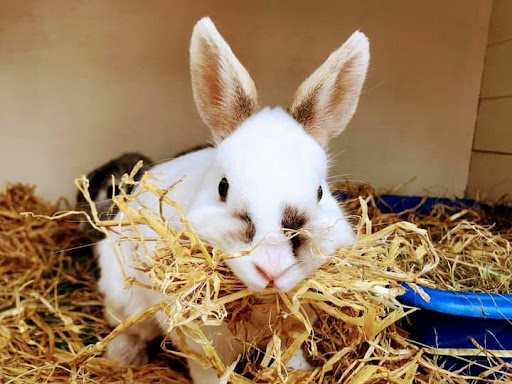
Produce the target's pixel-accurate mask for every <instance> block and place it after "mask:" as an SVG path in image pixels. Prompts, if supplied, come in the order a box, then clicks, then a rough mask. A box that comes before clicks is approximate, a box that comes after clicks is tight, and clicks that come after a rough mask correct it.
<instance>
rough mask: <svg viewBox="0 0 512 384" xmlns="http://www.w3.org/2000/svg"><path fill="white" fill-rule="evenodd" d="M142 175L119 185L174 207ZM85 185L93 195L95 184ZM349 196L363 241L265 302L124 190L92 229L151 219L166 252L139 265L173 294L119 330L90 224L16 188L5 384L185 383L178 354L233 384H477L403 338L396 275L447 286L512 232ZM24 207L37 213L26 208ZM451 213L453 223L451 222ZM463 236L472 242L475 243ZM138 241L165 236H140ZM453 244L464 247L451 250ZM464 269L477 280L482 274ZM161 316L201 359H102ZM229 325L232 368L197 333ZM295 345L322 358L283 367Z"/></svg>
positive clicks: (1, 339) (9, 221)
mask: <svg viewBox="0 0 512 384" xmlns="http://www.w3.org/2000/svg"><path fill="white" fill-rule="evenodd" d="M134 174H135V173H132V175H130V176H128V175H127V176H125V177H124V180H123V182H124V183H130V184H135V185H136V186H138V187H139V188H140V189H141V191H147V192H148V191H149V192H150V193H154V194H156V195H157V196H159V197H160V201H161V204H171V205H174V202H172V201H170V200H169V199H168V198H167V197H166V193H167V191H166V190H161V189H159V188H156V187H155V186H154V185H153V184H152V183H151V176H150V175H149V174H147V175H146V176H144V177H142V179H140V180H139V181H134V178H133V176H134ZM80 185H81V188H82V190H83V192H84V194H85V195H86V197H87V188H86V186H87V182H86V180H82V182H81V184H80ZM121 191H122V188H121ZM368 192H370V193H368ZM349 195H354V196H355V195H357V198H354V199H350V198H349V199H348V201H347V208H348V210H349V211H350V212H352V213H353V214H354V215H355V216H357V224H356V229H357V233H358V241H357V243H356V245H355V246H354V247H352V248H349V249H344V250H340V251H339V252H338V253H337V254H336V255H335V256H333V257H332V258H330V259H329V260H328V261H327V263H326V264H325V266H324V267H323V268H321V269H320V270H319V271H318V272H317V273H315V275H314V276H312V278H311V279H309V280H307V281H305V282H304V283H302V284H301V285H300V286H299V287H297V289H296V290H294V291H292V292H290V293H287V294H282V293H278V292H275V291H273V290H272V289H267V290H266V292H265V293H264V295H261V294H260V295H258V296H255V295H253V294H252V292H250V291H249V290H247V289H246V288H245V287H244V286H243V285H242V284H241V283H240V282H239V281H238V279H236V277H235V276H233V274H232V273H231V272H230V271H229V270H228V269H227V268H226V266H225V264H224V260H225V258H226V257H232V256H229V255H225V254H223V253H221V252H219V251H218V250H216V249H212V248H211V247H210V246H209V245H208V244H205V243H203V242H202V241H201V239H199V238H198V236H197V235H196V233H195V231H194V230H193V228H191V227H190V226H189V225H188V223H187V222H186V218H185V217H181V220H182V221H183V223H184V230H182V231H179V232H175V231H173V230H171V229H170V227H169V226H168V224H167V222H166V221H165V219H164V218H163V217H161V216H160V214H159V212H152V211H150V210H146V209H141V210H138V211H135V210H133V209H131V208H130V205H129V203H130V201H131V200H134V199H137V198H138V195H137V194H135V195H134V196H127V195H124V194H122V195H120V196H117V197H115V199H114V201H115V204H116V205H117V207H118V208H119V209H120V210H121V211H122V212H124V213H125V220H123V222H121V223H116V222H112V221H101V220H100V219H99V218H98V217H97V216H96V217H94V216H95V215H94V210H93V217H92V218H91V220H92V222H93V224H94V225H95V226H96V227H97V228H98V229H99V230H102V231H105V233H106V234H109V233H110V230H116V231H118V232H121V233H122V232H123V231H124V228H126V227H130V226H133V225H135V224H144V225H149V226H151V227H152V228H153V229H154V230H155V231H156V232H157V233H158V234H159V236H160V238H159V239H156V241H158V246H157V252H156V253H155V254H152V255H149V257H150V258H151V260H153V263H152V264H151V265H144V266H141V267H142V268H144V269H145V270H146V271H147V273H148V274H149V275H150V276H151V279H152V281H153V285H154V287H155V288H156V289H160V290H161V291H162V292H164V293H165V295H166V296H167V297H168V300H167V303H165V304H162V305H161V306H157V307H153V308H149V309H148V310H147V311H145V312H144V313H142V314H140V315H138V316H135V317H134V318H131V319H128V321H127V322H125V323H123V324H121V325H120V326H118V327H117V328H116V329H115V330H114V331H113V332H111V333H110V332H109V330H108V328H107V327H106V324H105V322H104V320H103V318H102V314H101V298H100V297H99V294H98V293H97V291H96V288H95V281H96V277H97V270H96V269H95V265H94V262H93V260H92V258H91V256H90V255H89V254H87V253H83V254H81V253H80V254H75V253H76V251H73V254H72V253H71V252H70V251H68V250H69V249H71V248H74V247H77V246H80V245H81V240H80V233H79V232H78V230H77V228H78V223H77V222H78V221H80V220H82V219H83V218H80V217H79V216H76V214H75V213H73V212H71V213H65V214H62V215H57V216H56V219H54V220H46V219H43V218H42V216H45V217H48V216H53V215H54V214H55V213H56V212H57V211H58V210H59V207H57V206H53V205H50V204H48V203H45V202H43V201H41V200H40V199H37V198H36V197H35V196H34V195H33V190H32V189H29V188H26V187H23V186H19V185H18V186H13V187H9V188H8V189H7V190H6V191H5V193H3V194H2V195H0V220H1V221H0V223H1V227H0V228H1V232H0V271H1V272H2V279H3V280H4V281H3V285H2V288H1V295H0V378H1V379H2V380H3V381H7V382H8V381H11V382H36V381H37V382H39V381H45V380H47V381H48V382H68V381H69V380H70V379H72V380H73V381H83V382H111V381H123V382H124V381H128V382H129V381H133V382H170V383H185V382H188V381H187V379H186V373H184V372H183V365H182V364H183V363H182V361H180V360H179V359H178V358H176V357H175V356H176V355H178V354H179V355H181V356H187V357H192V358H196V359H198V360H199V361H201V362H202V363H203V364H205V365H211V366H213V367H215V368H216V369H217V370H218V372H219V373H220V375H222V377H223V378H224V379H226V381H227V380H228V379H229V380H231V381H233V382H251V381H253V382H260V383H264V382H265V383H266V382H290V383H291V382H297V381H299V380H300V381H306V382H311V383H319V382H344V383H352V384H357V383H385V382H392V383H445V382H446V383H448V382H457V383H466V382H469V381H470V380H472V379H474V378H471V377H464V376H462V375H460V374H456V373H452V372H449V371H447V370H445V369H444V368H443V367H440V366H438V365H437V364H436V358H435V356H434V357H432V356H431V355H429V354H427V353H426V352H427V350H425V349H423V348H421V347H420V346H417V345H415V344H414V343H412V342H410V341H409V340H408V339H407V335H406V334H405V332H403V331H402V330H401V329H400V327H399V326H398V324H399V320H400V319H401V318H403V317H404V316H405V315H406V314H407V313H408V311H410V310H411V309H410V308H406V307H404V306H402V305H401V304H400V303H399V302H398V301H397V300H396V297H397V295H399V294H400V293H401V292H403V288H402V286H401V285H400V284H399V282H407V283H409V284H410V286H411V287H413V288H414V289H417V290H418V291H419V292H420V293H421V292H422V291H421V289H420V288H419V287H418V284H421V285H425V286H450V285H452V284H453V283H454V282H455V283H456V282H457V278H458V277H457V276H456V275H449V276H448V277H450V279H448V278H447V274H446V270H444V269H443V268H440V266H441V267H442V266H443V265H448V264H447V263H451V264H449V265H451V266H453V263H454V260H455V261H456V262H457V263H459V260H460V257H461V256H460V255H464V260H465V261H464V263H465V264H464V263H463V265H466V264H471V263H472V262H471V261H468V260H469V259H467V258H468V257H470V255H471V254H474V253H475V252H473V253H472V252H471V250H474V249H476V248H477V247H479V246H480V245H481V244H484V245H485V246H486V247H487V246H488V247H489V248H486V249H489V250H490V249H491V246H492V244H493V243H495V242H496V238H495V236H500V242H498V244H499V249H500V250H498V251H496V252H495V253H493V254H492V256H493V257H489V259H496V255H498V254H499V255H501V252H505V251H506V252H508V249H509V246H510V243H509V238H506V236H505V235H502V234H499V233H491V232H485V231H489V229H488V228H486V229H485V231H484V227H480V226H478V225H476V224H472V225H473V227H465V226H464V225H462V223H464V221H463V220H462V219H463V218H465V217H471V214H462V213H460V212H462V211H460V212H459V213H455V212H451V213H449V212H448V211H447V210H445V212H444V213H443V214H442V215H440V216H438V217H436V216H429V217H427V218H420V216H418V217H417V218H415V217H411V218H410V219H411V221H412V222H407V221H403V220H402V217H399V216H398V215H394V216H393V215H384V214H382V213H381V212H380V211H379V210H378V209H377V206H376V205H375V203H374V202H375V201H376V199H378V196H377V195H375V193H374V192H373V191H360V190H359V191H358V190H357V189H353V188H352V189H351V190H350V191H349ZM27 211H30V212H34V213H35V214H36V215H41V216H37V217H32V216H25V215H20V212H27ZM411 214H412V215H413V213H412V212H411ZM457 214H459V217H456V215H457ZM433 215H435V214H433ZM454 215H455V216H454ZM444 216H449V217H450V218H451V221H450V222H449V223H446V222H445V220H444ZM433 218H434V219H433ZM421 220H424V222H422V221H421ZM468 223H469V222H468ZM421 227H425V228H427V229H422V228H421ZM108 228H110V230H109V229H108ZM429 233H430V234H429ZM467 233H470V235H471V236H473V237H472V240H468V238H467V237H465V236H466V235H465V234H467ZM431 235H432V236H434V238H436V240H437V241H436V242H433V241H432V240H431V238H432V237H431ZM468 236H469V235H468ZM490 236H492V237H490ZM131 240H132V241H138V242H140V243H144V242H147V241H155V239H144V238H141V237H137V236H135V238H134V237H133V236H131ZM457 244H459V245H457ZM460 244H462V245H463V246H462V248H461V246H460ZM452 246H453V247H452ZM443 247H445V248H443ZM446 247H452V248H450V249H452V251H454V250H459V251H460V252H459V253H457V254H456V253H455V252H452V254H450V252H448V254H445V253H446V250H447V249H448V248H446ZM490 252H493V251H490ZM457 255H459V256H457ZM468 255H469V256H468ZM485 255H488V256H489V254H487V253H485ZM478 256H479V257H484V256H481V255H478ZM500 257H501V256H499V257H498V258H500ZM449 260H451V261H449ZM457 265H458V264H457ZM468 268H469V267H468ZM493 270H494V269H493ZM502 272H503V271H502ZM461 273H462V275H461V276H466V277H467V274H472V273H474V272H473V270H471V269H468V270H465V271H464V272H461ZM482 273H486V272H485V271H482ZM490 275H492V273H491V274H489V273H488V276H490ZM496 281H499V283H498V284H496ZM508 281H509V280H507V277H500V278H499V279H497V280H495V284H494V285H495V286H496V287H498V288H496V289H497V290H499V291H506V289H508V288H505V286H506V285H507V282H508ZM129 283H131V284H137V282H136V281H131V282H129ZM465 284H469V283H468V282H467V281H466V282H465ZM508 284H509V283H508ZM508 287H510V284H509V285H508ZM269 298H271V299H272V300H269ZM157 310H163V311H166V312H167V313H168V314H169V319H170V321H169V328H172V329H173V330H175V331H176V332H179V333H182V334H184V335H188V336H190V337H193V338H194V339H196V340H198V341H202V342H203V345H204V352H205V356H197V355H194V354H193V353H192V352H190V351H189V350H187V349H186V348H184V346H183V345H182V346H181V347H182V349H181V351H182V352H179V353H178V352H176V351H172V350H169V351H168V353H160V354H159V355H158V356H156V357H155V358H154V359H153V360H152V361H153V362H152V363H151V364H148V365H146V366H144V367H141V368H126V367H119V366H116V365H115V363H114V362H111V361H109V360H107V359H104V358H102V357H101V353H102V351H103V350H104V348H105V345H106V343H107V342H108V340H110V339H112V338H113V337H114V336H115V335H116V334H118V333H119V332H122V331H123V330H125V329H126V328H127V327H129V326H130V325H131V324H133V323H134V322H136V321H141V320H142V319H143V318H145V317H147V316H150V315H151V314H152V313H154V312H155V311H157ZM254 311H258V312H260V313H261V312H264V313H268V319H269V322H268V323H267V324H265V325H264V324H260V325H259V326H258V327H255V326H254V324H253V321H251V320H253V319H251V313H253V312H254ZM311 311H313V312H314V313H316V315H317V316H318V321H316V322H314V323H311V322H310V321H309V317H308V315H307V314H308V313H311ZM220 321H226V322H228V324H229V326H230V329H231V331H232V332H233V334H235V335H237V336H239V337H240V338H242V339H245V340H248V341H249V343H248V344H246V352H245V354H244V356H242V357H241V359H240V361H239V362H238V364H237V365H236V366H235V365H233V366H225V365H224V364H223V363H222V362H221V361H220V359H219V358H218V356H217V354H216V352H215V350H214V349H213V348H211V347H210V346H209V344H208V343H207V340H206V337H205V336H204V334H202V332H201V328H200V325H201V324H204V323H205V322H208V323H209V324H212V323H218V322H220ZM262 341H264V342H262ZM162 343H163V345H164V347H166V348H165V349H167V347H169V345H168V343H165V340H164V341H163V342H162ZM299 348H305V349H307V351H308V355H311V356H313V364H314V366H315V368H314V369H313V370H312V371H289V370H287V369H285V367H284V364H285V363H286V361H287V360H288V359H289V358H290V357H291V356H292V355H293V353H294V352H295V351H297V350H298V349H299ZM453 353H454V354H456V353H457V351H453ZM489 368H490V370H489V371H488V372H486V373H484V374H483V375H482V376H483V378H484V379H485V376H486V375H487V377H488V381H492V378H491V374H492V372H493V371H495V370H500V369H502V370H503V371H505V370H506V369H509V368H510V367H507V366H506V365H505V364H503V363H502V362H501V361H500V360H499V359H493V358H492V357H489ZM510 380H512V375H510V374H505V375H504V376H503V381H504V382H509V381H510Z"/></svg>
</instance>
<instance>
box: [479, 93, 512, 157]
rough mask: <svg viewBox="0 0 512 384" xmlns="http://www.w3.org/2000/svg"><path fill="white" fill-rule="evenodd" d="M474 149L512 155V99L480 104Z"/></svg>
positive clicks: (488, 101)
mask: <svg viewBox="0 0 512 384" xmlns="http://www.w3.org/2000/svg"><path fill="white" fill-rule="evenodd" d="M474 149H480V150H485V151H495V152H509V153H512V97H511V98H505V99H488V100H482V101H481V102H480V108H479V110H478V120H477V123H476V131H475V144H474Z"/></svg>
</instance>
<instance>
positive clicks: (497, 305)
mask: <svg viewBox="0 0 512 384" xmlns="http://www.w3.org/2000/svg"><path fill="white" fill-rule="evenodd" d="M402 286H403V287H404V288H405V289H406V291H405V294H404V295H402V296H399V297H398V298H397V299H398V300H399V301H400V302H401V303H402V304H406V305H410V306H413V307H418V308H421V309H428V310H431V311H435V312H441V313H446V314H450V315H455V316H465V317H479V318H484V319H499V320H512V294H499V293H486V292H484V293H480V292H463V291H458V292H455V291H453V292H452V291H446V290H442V289H434V288H428V287H421V288H422V289H423V290H424V291H425V293H426V294H427V295H428V296H430V301H426V300H425V299H423V298H422V297H421V296H420V294H419V293H417V292H415V291H414V290H413V289H412V288H411V287H409V286H408V285H407V284H406V283H402Z"/></svg>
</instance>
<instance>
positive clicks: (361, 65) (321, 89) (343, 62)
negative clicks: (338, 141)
mask: <svg viewBox="0 0 512 384" xmlns="http://www.w3.org/2000/svg"><path fill="white" fill-rule="evenodd" d="M369 61H370V48H369V42H368V39H367V38H366V36H365V35H364V34H363V33H362V32H359V31H357V32H354V33H353V34H352V36H350V38H349V39H348V40H347V41H346V42H345V43H344V44H343V45H342V46H341V47H340V48H338V49H337V50H336V51H334V52H333V53H332V54H331V55H330V56H329V57H328V58H327V60H326V61H325V62H324V63H323V64H322V65H321V66H320V67H319V68H318V69H317V70H316V71H315V72H313V74H312V75H311V76H309V77H308V78H307V79H306V80H305V81H304V82H303V83H302V84H301V85H300V87H299V88H298V89H297V91H296V92H295V95H294V97H293V98H292V102H291V103H290V105H289V107H288V112H289V113H290V114H291V115H292V116H293V117H294V118H295V120H297V121H298V122H299V123H300V124H301V125H302V126H303V127H304V129H305V130H306V131H307V132H308V133H309V134H310V135H311V136H313V137H314V138H315V139H316V140H317V141H318V142H319V143H320V144H321V145H322V146H323V147H327V145H328V143H329V140H330V139H331V138H333V137H335V136H337V135H339V134H340V133H341V132H342V131H343V130H344V129H345V127H346V126H347V124H348V123H349V122H350V120H351V119H352V116H353V115H354V113H355V111H356V108H357V104H358V102H359V96H360V94H361V90H362V87H363V83H364V80H365V78H366V72H367V70H368V64H369Z"/></svg>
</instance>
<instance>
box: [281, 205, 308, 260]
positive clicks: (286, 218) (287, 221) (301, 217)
mask: <svg viewBox="0 0 512 384" xmlns="http://www.w3.org/2000/svg"><path fill="white" fill-rule="evenodd" d="M307 221H308V216H307V215H306V214H305V213H304V212H300V211H299V210H298V209H297V208H295V207H291V206H289V205H287V206H286V207H285V208H284V211H283V218H282V219H281V225H282V227H283V228H284V229H285V233H286V232H290V231H291V232H292V233H290V236H291V237H290V242H291V243H292V248H293V253H294V255H295V256H297V251H298V250H299V248H300V247H301V246H302V245H303V244H304V242H305V241H306V237H305V236H303V235H301V234H300V233H293V231H298V230H300V229H301V228H302V227H304V225H306V223H307Z"/></svg>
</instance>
